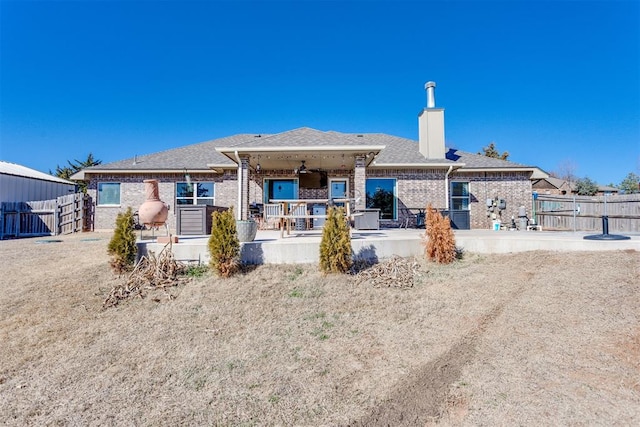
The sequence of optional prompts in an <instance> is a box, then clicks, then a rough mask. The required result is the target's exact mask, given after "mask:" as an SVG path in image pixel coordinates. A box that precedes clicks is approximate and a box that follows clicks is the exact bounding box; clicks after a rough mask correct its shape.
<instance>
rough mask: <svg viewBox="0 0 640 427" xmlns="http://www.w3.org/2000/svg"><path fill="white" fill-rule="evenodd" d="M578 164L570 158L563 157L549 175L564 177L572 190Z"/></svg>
mask: <svg viewBox="0 0 640 427" xmlns="http://www.w3.org/2000/svg"><path fill="white" fill-rule="evenodd" d="M577 169H578V166H577V165H576V163H575V162H574V161H573V160H571V159H565V160H563V161H561V162H560V163H559V164H558V167H557V168H556V170H555V171H554V172H551V176H554V177H556V178H560V179H564V180H565V181H567V183H568V184H569V188H570V189H571V190H573V187H574V185H573V184H574V183H575V182H576V181H577V179H578V178H577V176H576V170H577Z"/></svg>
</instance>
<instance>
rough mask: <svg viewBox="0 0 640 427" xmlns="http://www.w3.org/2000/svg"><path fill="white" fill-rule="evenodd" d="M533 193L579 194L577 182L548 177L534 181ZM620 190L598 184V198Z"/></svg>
mask: <svg viewBox="0 0 640 427" xmlns="http://www.w3.org/2000/svg"><path fill="white" fill-rule="evenodd" d="M532 186H533V191H536V192H537V193H538V194H558V195H572V194H578V191H577V190H576V182H575V181H573V182H569V181H567V180H565V179H560V178H555V177H552V176H548V177H546V178H540V179H535V180H533V183H532ZM619 192H620V190H619V189H618V188H616V187H611V186H610V185H600V184H598V191H597V193H596V195H597V196H602V195H604V194H618V193H619Z"/></svg>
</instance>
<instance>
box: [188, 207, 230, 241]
mask: <svg viewBox="0 0 640 427" xmlns="http://www.w3.org/2000/svg"><path fill="white" fill-rule="evenodd" d="M227 209H228V208H225V207H222V206H209V205H178V209H177V210H176V213H177V219H176V233H177V234H178V235H191V236H202V235H207V234H211V214H213V213H214V212H222V211H226V210H227Z"/></svg>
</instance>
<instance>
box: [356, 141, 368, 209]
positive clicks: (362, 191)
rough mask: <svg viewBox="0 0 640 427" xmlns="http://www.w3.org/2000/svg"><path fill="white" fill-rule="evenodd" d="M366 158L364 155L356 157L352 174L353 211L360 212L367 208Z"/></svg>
mask: <svg viewBox="0 0 640 427" xmlns="http://www.w3.org/2000/svg"><path fill="white" fill-rule="evenodd" d="M365 164H366V157H365V155H364V154H358V155H356V161H355V170H354V174H353V189H354V193H355V197H356V199H358V198H360V200H357V201H356V204H355V210H361V209H364V208H366V207H367V192H366V180H367V171H366V167H365Z"/></svg>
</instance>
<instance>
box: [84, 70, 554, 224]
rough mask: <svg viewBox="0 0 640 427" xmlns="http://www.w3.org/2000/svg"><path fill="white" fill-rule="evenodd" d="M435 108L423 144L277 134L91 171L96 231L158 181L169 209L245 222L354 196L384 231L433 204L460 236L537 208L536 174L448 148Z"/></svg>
mask: <svg viewBox="0 0 640 427" xmlns="http://www.w3.org/2000/svg"><path fill="white" fill-rule="evenodd" d="M425 89H426V91H427V107H426V108H424V109H423V111H421V112H420V114H419V115H418V134H419V138H418V140H417V141H414V140H411V139H407V138H401V137H397V136H393V135H387V134H383V133H364V132H363V133H341V132H336V131H320V130H316V129H310V128H299V129H293V130H289V131H286V132H282V133H276V134H238V135H233V136H229V137H225V138H220V139H215V140H211V141H206V142H202V143H198V144H193V145H187V146H183V147H178V148H175V149H172V150H167V151H163V152H159V153H154V154H147V155H141V156H136V157H134V158H132V159H126V160H121V161H116V162H113V163H106V164H101V165H98V166H92V167H89V168H86V169H84V170H82V171H80V172H78V173H77V174H75V175H74V176H73V177H72V178H73V179H80V180H85V181H88V191H89V193H90V195H91V196H92V197H93V199H94V201H95V205H96V206H95V229H97V230H100V229H113V228H114V225H115V218H116V215H117V214H118V213H119V212H122V211H124V210H125V209H126V208H127V207H132V208H133V210H136V209H137V208H138V207H139V206H140V204H142V203H143V202H144V200H145V188H144V183H143V181H144V180H146V179H155V180H158V181H159V193H160V198H161V199H162V200H163V201H165V203H167V204H169V205H170V210H169V218H168V220H167V224H168V226H169V227H170V228H171V229H174V230H175V227H176V225H177V220H176V216H177V215H176V213H177V211H178V209H176V207H183V206H189V205H191V206H193V205H215V206H222V207H233V208H234V211H235V213H236V215H237V217H238V219H246V218H248V217H250V216H251V214H252V212H253V208H254V207H255V206H260V205H263V204H266V203H268V202H269V201H270V200H273V199H333V198H345V196H346V198H351V199H353V200H354V201H355V204H354V206H353V207H354V208H355V209H356V210H364V209H366V208H377V209H380V212H379V219H380V226H381V227H387V226H388V227H394V226H399V225H402V224H406V221H407V219H409V220H410V222H411V224H415V221H416V219H417V217H416V215H415V214H416V212H419V209H424V208H425V207H426V206H427V204H431V205H432V207H434V208H437V209H439V210H441V211H443V212H444V213H446V214H448V215H449V217H450V218H451V220H452V223H453V226H454V228H460V229H469V228H491V227H492V221H493V220H494V219H501V220H502V221H511V218H512V216H515V217H516V219H517V217H518V212H519V208H520V207H521V206H524V207H525V208H527V211H528V210H529V207H530V206H531V201H532V191H533V190H532V182H533V180H536V179H540V178H545V177H547V174H546V173H545V172H543V171H542V170H540V169H539V168H537V167H535V166H527V165H523V164H519V163H514V162H510V161H505V160H500V159H496V158H490V157H487V156H484V155H478V154H472V153H467V152H462V151H459V150H457V149H454V148H446V147H445V138H444V130H445V129H444V109H442V108H436V106H435V92H434V91H435V83H433V82H428V83H427V84H426V86H425Z"/></svg>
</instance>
